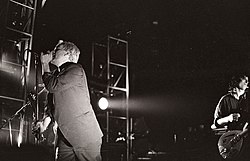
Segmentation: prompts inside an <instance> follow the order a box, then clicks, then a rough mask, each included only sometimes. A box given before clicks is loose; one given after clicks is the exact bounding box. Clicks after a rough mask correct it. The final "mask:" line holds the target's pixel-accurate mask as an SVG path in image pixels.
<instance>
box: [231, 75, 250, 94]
mask: <svg viewBox="0 0 250 161" xmlns="http://www.w3.org/2000/svg"><path fill="white" fill-rule="evenodd" d="M242 80H247V81H248V76H247V75H245V74H239V75H235V76H233V77H232V78H231V81H230V82H229V85H228V90H229V91H233V90H234V89H235V88H236V87H238V86H239V83H240V82H241V81H242Z"/></svg>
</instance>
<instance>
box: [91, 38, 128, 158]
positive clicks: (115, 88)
mask: <svg viewBox="0 0 250 161" xmlns="http://www.w3.org/2000/svg"><path fill="white" fill-rule="evenodd" d="M113 42H115V43H113ZM113 45H125V48H124V49H125V52H124V54H125V55H123V58H125V59H126V60H125V61H124V62H125V63H121V62H116V61H115V60H112V56H113V55H114V54H118V53H113V52H112V47H113ZM97 47H101V48H104V49H106V53H105V54H104V55H105V56H106V64H104V65H103V66H102V71H100V73H101V74H100V75H102V74H103V73H106V77H104V78H106V81H104V82H105V84H104V86H106V91H104V93H105V94H106V95H107V96H108V97H109V96H110V95H114V97H115V93H124V94H125V97H124V99H125V102H124V106H125V111H126V114H125V115H126V117H125V120H126V145H127V146H126V158H127V159H126V160H127V161H129V160H131V148H132V143H131V138H130V134H131V131H132V130H131V119H130V115H129V101H128V100H129V57H128V56H129V51H128V50H129V48H128V41H126V40H123V39H120V38H116V37H112V36H108V37H107V44H100V43H93V44H92V68H91V69H92V70H91V75H92V77H95V76H96V75H95V71H94V70H95V66H96V59H97V58H96V57H97V54H96V48H97ZM115 67H118V68H123V69H124V70H123V71H125V72H121V73H116V74H119V76H118V77H117V78H116V79H115V80H114V78H113V76H112V73H111V70H112V68H115ZM104 70H106V72H104ZM123 76H125V82H122V86H119V83H120V82H121V78H122V77H123ZM111 80H112V81H111ZM110 117H111V116H110V114H109V111H108V110H107V111H106V138H105V139H106V142H109V128H110V127H109V119H110ZM116 118H121V119H124V117H119V116H118V117H116Z"/></svg>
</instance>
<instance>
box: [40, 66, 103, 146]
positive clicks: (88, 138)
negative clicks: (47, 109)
mask: <svg viewBox="0 0 250 161" xmlns="http://www.w3.org/2000/svg"><path fill="white" fill-rule="evenodd" d="M42 79H43V82H44V84H45V87H46V89H47V90H48V91H49V92H50V93H53V99H54V101H53V102H54V110H53V114H52V115H53V117H54V120H55V121H56V122H57V123H58V127H59V129H60V131H61V132H62V134H63V135H64V137H65V138H66V139H67V140H68V141H69V143H70V144H71V145H72V146H73V147H85V146H86V145H87V144H90V143H93V142H95V141H97V140H99V139H101V137H102V136H103V134H102V131H101V129H100V127H99V124H98V122H97V119H96V116H95V114H94V111H93V109H92V106H91V104H90V97H89V90H88V85H87V79H86V75H85V72H84V70H83V68H82V66H81V65H80V64H75V63H65V64H63V65H62V66H60V72H59V73H58V72H51V73H44V75H43V76H42Z"/></svg>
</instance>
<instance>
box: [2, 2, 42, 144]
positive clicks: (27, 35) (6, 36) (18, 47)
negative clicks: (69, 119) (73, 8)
mask: <svg viewBox="0 0 250 161" xmlns="http://www.w3.org/2000/svg"><path fill="white" fill-rule="evenodd" d="M36 8H37V0H1V2H0V49H1V51H0V55H1V57H0V72H1V75H2V76H3V77H1V79H0V82H1V84H4V85H2V86H0V91H1V92H0V102H1V107H0V110H1V118H0V120H4V121H6V118H8V117H9V116H10V115H12V114H13V112H14V111H16V109H18V108H20V107H21V106H23V105H25V104H26V101H27V99H26V97H27V84H28V82H29V80H28V78H29V75H30V68H31V56H32V52H31V51H32V50H31V49H32V42H33V32H34V22H35V18H36ZM10 90H12V91H10ZM13 124H15V125H16V124H17V125H16V126H15V125H14V126H11V125H13ZM18 124H19V125H18ZM27 126H29V122H28V121H27V120H25V116H24V113H21V114H20V119H19V118H18V119H16V120H13V122H9V126H8V127H4V128H2V129H0V132H1V133H4V134H5V133H6V132H5V131H8V132H9V138H8V139H7V140H8V141H10V144H11V145H15V144H18V146H20V143H21V142H27V143H28V142H30V140H28V139H27V131H29V130H28V129H25V127H27ZM28 128H29V127H28ZM23 135H24V136H26V137H23ZM16 136H17V137H16ZM22 138H24V139H23V140H22ZM6 144H9V143H6Z"/></svg>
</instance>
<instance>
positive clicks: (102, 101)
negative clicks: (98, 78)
mask: <svg viewBox="0 0 250 161" xmlns="http://www.w3.org/2000/svg"><path fill="white" fill-rule="evenodd" d="M98 106H99V107H100V109H101V110H106V109H107V108H108V107H109V102H108V99H107V98H105V97H101V98H100V99H99V101H98Z"/></svg>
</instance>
